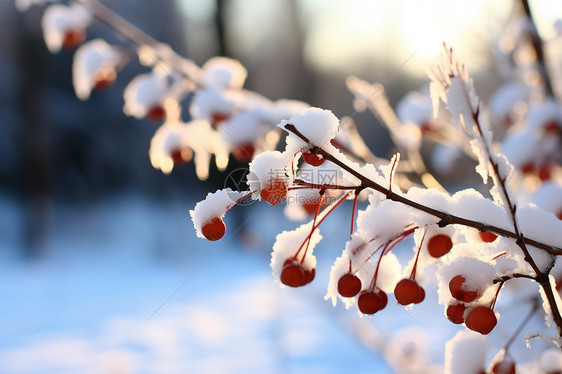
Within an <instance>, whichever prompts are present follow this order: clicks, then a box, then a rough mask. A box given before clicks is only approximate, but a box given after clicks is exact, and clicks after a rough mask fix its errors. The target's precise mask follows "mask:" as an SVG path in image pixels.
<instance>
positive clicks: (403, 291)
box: [394, 278, 425, 305]
mask: <svg viewBox="0 0 562 374" xmlns="http://www.w3.org/2000/svg"><path fill="white" fill-rule="evenodd" d="M420 289H421V287H420V286H419V285H418V283H417V282H416V281H415V280H413V279H410V278H404V279H402V280H401V281H400V282H398V283H397V284H396V287H394V297H396V301H398V303H399V304H401V305H409V304H412V303H414V302H415V301H416V300H419V298H420V293H421V291H420ZM424 295H425V292H424Z"/></svg>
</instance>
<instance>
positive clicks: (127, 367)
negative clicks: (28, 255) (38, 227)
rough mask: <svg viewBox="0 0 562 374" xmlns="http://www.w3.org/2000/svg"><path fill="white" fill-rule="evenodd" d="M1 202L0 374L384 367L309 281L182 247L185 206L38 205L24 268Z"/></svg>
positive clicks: (133, 201) (189, 243)
mask: <svg viewBox="0 0 562 374" xmlns="http://www.w3.org/2000/svg"><path fill="white" fill-rule="evenodd" d="M2 206H3V209H2V212H1V216H0V220H1V222H0V230H1V231H0V233H1V237H2V241H1V242H0V243H1V244H0V245H1V246H2V248H1V257H0V298H1V300H2V308H0V373H111V374H125V373H301V372H302V373H305V372H306V373H341V372H343V371H344V370H345V369H346V368H348V367H349V365H353V367H354V368H356V369H357V371H356V372H357V373H370V372H373V368H376V372H379V373H385V372H391V370H390V369H389V368H388V367H385V366H384V363H383V362H382V361H381V359H380V357H378V356H377V355H375V354H373V353H371V352H370V351H369V350H367V349H365V348H364V347H363V345H362V344H360V343H359V342H358V340H357V338H356V337H355V336H354V334H352V333H350V332H349V331H348V330H347V329H346V327H345V325H342V323H341V322H338V313H336V310H335V309H333V308H332V307H331V305H330V304H329V303H328V302H326V301H324V300H323V298H322V296H323V289H322V288H320V286H321V285H320V284H319V285H317V286H318V288H317V289H314V288H312V287H311V288H309V289H303V290H289V289H282V288H280V287H279V285H278V284H277V283H275V282H274V280H273V278H272V276H271V273H270V268H269V264H268V262H269V259H268V257H267V256H268V253H269V252H268V250H269V249H267V251H265V252H263V253H257V252H248V251H245V250H243V249H242V248H241V247H240V245H239V244H238V243H239V241H238V240H237V239H236V237H235V236H234V237H230V238H228V239H227V238H226V237H225V239H227V240H226V241H224V242H222V241H221V242H219V243H214V244H211V243H208V242H206V241H204V240H201V239H197V238H195V234H194V230H193V226H192V225H191V222H190V221H189V220H188V219H187V210H188V209H189V208H191V207H192V206H193V203H192V202H185V201H178V202H176V203H174V204H172V203H169V204H166V205H161V204H155V203H150V202H147V201H146V200H143V199H141V198H138V197H131V196H126V197H122V198H116V199H110V200H107V201H104V202H102V203H100V204H97V205H92V206H88V207H81V208H80V209H79V208H77V207H60V206H57V207H52V209H51V214H50V218H49V224H48V230H47V235H46V238H45V242H44V255H43V257H42V258H41V259H40V260H37V261H32V262H28V261H22V260H21V259H20V258H19V257H18V255H17V252H18V251H21V248H20V246H21V239H22V238H21V235H22V234H21V232H22V230H23V227H22V222H23V220H22V208H21V207H20V206H18V205H17V204H15V203H14V202H12V201H10V200H7V199H5V198H4V199H2ZM272 212H273V210H269V211H266V212H265V214H271V213H272ZM274 213H275V212H274ZM275 214H277V213H275ZM270 218H273V217H270ZM227 224H228V221H227ZM271 230H276V229H275V228H270V229H269V231H271ZM227 236H228V234H227ZM272 236H273V232H272ZM328 269H329V268H328ZM326 271H327V270H326ZM182 284H183V287H181V288H180V289H179V290H178V291H177V293H175V294H174V292H175V291H176V290H177V289H178V287H180V286H181V285H182ZM170 296H172V297H171V298H170V299H169V300H168V301H167V302H166V303H165V304H164V305H162V304H163V303H164V302H165V301H166V300H167V299H168V298H169V297H170ZM343 315H344V316H346V317H344V318H348V316H352V317H353V318H355V317H356V313H355V312H351V313H350V312H349V311H348V312H347V313H344V314H343ZM344 323H345V321H344Z"/></svg>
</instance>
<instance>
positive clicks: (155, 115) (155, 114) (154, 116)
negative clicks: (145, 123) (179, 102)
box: [146, 105, 166, 122]
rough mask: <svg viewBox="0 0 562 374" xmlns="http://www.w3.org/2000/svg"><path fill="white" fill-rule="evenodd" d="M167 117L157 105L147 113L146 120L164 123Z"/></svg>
mask: <svg viewBox="0 0 562 374" xmlns="http://www.w3.org/2000/svg"><path fill="white" fill-rule="evenodd" d="M164 117H166V111H165V110H164V108H163V107H162V106H161V105H155V106H153V107H152V108H150V109H149V110H148V112H146V118H148V119H149V120H151V121H152V122H162V121H163V120H164Z"/></svg>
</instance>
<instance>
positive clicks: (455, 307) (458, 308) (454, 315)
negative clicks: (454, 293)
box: [445, 303, 466, 325]
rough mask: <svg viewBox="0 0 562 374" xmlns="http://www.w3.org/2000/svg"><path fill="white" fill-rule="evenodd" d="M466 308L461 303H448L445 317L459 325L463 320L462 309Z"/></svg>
mask: <svg viewBox="0 0 562 374" xmlns="http://www.w3.org/2000/svg"><path fill="white" fill-rule="evenodd" d="M465 310H466V305H464V304H462V303H458V304H449V305H448V306H447V311H446V312H445V313H446V314H447V318H448V319H449V321H451V322H453V323H454V324H456V325H460V324H461V323H463V322H464V311H465Z"/></svg>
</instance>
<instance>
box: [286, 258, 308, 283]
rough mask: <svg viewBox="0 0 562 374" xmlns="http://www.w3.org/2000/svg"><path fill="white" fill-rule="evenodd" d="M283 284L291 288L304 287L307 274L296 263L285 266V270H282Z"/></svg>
mask: <svg viewBox="0 0 562 374" xmlns="http://www.w3.org/2000/svg"><path fill="white" fill-rule="evenodd" d="M281 283H283V284H285V285H287V286H289V287H300V286H304V285H305V274H304V269H303V268H302V266H300V264H298V263H296V262H291V263H289V264H287V265H284V266H283V270H281Z"/></svg>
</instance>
